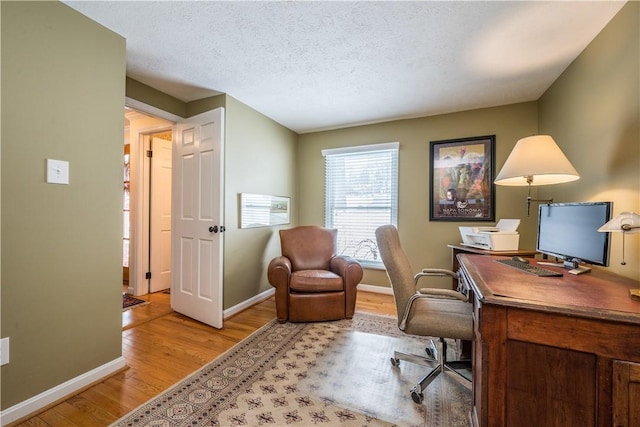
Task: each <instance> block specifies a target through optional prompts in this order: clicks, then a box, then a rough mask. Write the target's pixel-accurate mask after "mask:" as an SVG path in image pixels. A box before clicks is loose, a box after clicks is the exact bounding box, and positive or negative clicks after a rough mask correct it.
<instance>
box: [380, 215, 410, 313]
mask: <svg viewBox="0 0 640 427" xmlns="http://www.w3.org/2000/svg"><path fill="white" fill-rule="evenodd" d="M376 241H377V242H378V250H379V251H380V257H381V258H382V262H383V264H384V266H385V268H386V270H387V276H388V277H389V281H390V282H391V288H392V289H393V297H394V299H395V302H396V310H397V311H398V319H399V320H398V325H399V324H400V319H401V318H402V314H403V313H404V309H405V307H406V306H407V302H408V301H409V298H410V297H411V295H413V294H415V293H416V286H415V281H414V275H413V270H412V269H411V264H410V263H409V258H407V254H406V253H405V252H404V250H403V249H402V246H401V245H400V237H399V236H398V230H397V229H396V227H395V226H393V225H383V226H380V227H378V229H377V230H376Z"/></svg>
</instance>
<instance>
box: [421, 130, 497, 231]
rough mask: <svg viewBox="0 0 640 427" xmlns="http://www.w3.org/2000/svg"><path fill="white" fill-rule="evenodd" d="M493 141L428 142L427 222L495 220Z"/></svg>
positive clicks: (480, 138)
mask: <svg viewBox="0 0 640 427" xmlns="http://www.w3.org/2000/svg"><path fill="white" fill-rule="evenodd" d="M495 142H496V136H495V135H487V136H476V137H470V138H460V139H449V140H445V141H431V142H430V145H431V146H430V161H429V180H430V186H429V220H431V221H494V220H495V184H494V183H493V176H494V167H495V165H494V163H495V159H494V157H495V156H494V151H495Z"/></svg>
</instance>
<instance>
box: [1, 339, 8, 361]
mask: <svg viewBox="0 0 640 427" xmlns="http://www.w3.org/2000/svg"><path fill="white" fill-rule="evenodd" d="M7 363H9V337H7V338H2V339H1V340H0V366H2V365H6V364H7Z"/></svg>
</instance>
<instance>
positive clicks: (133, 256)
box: [124, 97, 183, 295]
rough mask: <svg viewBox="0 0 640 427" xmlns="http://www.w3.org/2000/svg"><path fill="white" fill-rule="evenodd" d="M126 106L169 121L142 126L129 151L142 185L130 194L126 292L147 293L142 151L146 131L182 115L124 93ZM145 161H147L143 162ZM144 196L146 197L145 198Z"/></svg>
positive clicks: (135, 176)
mask: <svg viewBox="0 0 640 427" xmlns="http://www.w3.org/2000/svg"><path fill="white" fill-rule="evenodd" d="M124 106H125V107H128V108H131V109H134V110H136V111H139V112H140V113H143V114H146V115H149V116H152V117H156V118H158V119H162V120H166V121H168V122H170V123H171V124H170V125H168V126H166V125H165V126H156V127H153V128H149V129H141V130H140V131H139V132H138V134H137V135H136V136H135V137H133V138H132V139H131V140H130V141H129V144H131V147H130V150H131V151H130V152H131V154H133V153H135V157H134V156H133V155H132V159H131V182H137V183H139V182H143V183H145V184H144V185H134V186H132V187H133V188H132V189H131V190H132V191H131V193H130V197H131V203H132V207H133V209H132V210H131V219H130V221H131V234H130V239H131V240H130V243H129V245H130V246H129V288H128V292H129V293H131V294H133V295H145V294H147V293H148V286H147V279H146V278H145V274H146V272H147V271H149V270H148V268H149V259H148V252H149V240H148V235H149V212H148V210H147V209H148V208H147V207H146V205H145V203H148V196H149V192H148V191H149V188H148V185H149V183H148V177H145V176H144V173H145V171H148V167H149V165H148V159H147V157H146V155H145V153H146V147H145V135H147V136H148V135H149V134H151V133H157V132H160V131H164V130H167V129H170V128H172V126H173V125H174V124H175V123H176V122H178V121H179V120H182V119H183V118H182V117H180V116H177V115H175V114H172V113H169V112H167V111H164V110H161V109H159V108H156V107H154V106H152V105H149V104H145V103H144V102H141V101H138V100H135V99H132V98H129V97H125V103H124ZM145 162H146V164H145ZM145 197H146V198H147V200H146V201H145Z"/></svg>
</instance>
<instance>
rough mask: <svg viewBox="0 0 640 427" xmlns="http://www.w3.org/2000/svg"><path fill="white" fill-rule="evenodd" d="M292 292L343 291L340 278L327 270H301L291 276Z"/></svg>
mask: <svg viewBox="0 0 640 427" xmlns="http://www.w3.org/2000/svg"><path fill="white" fill-rule="evenodd" d="M289 289H290V290H291V291H292V292H332V291H333V292H339V291H342V290H344V283H343V280H342V277H340V276H338V275H337V274H335V273H332V272H330V271H328V270H302V271H294V272H293V273H292V274H291V280H290V282H289Z"/></svg>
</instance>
